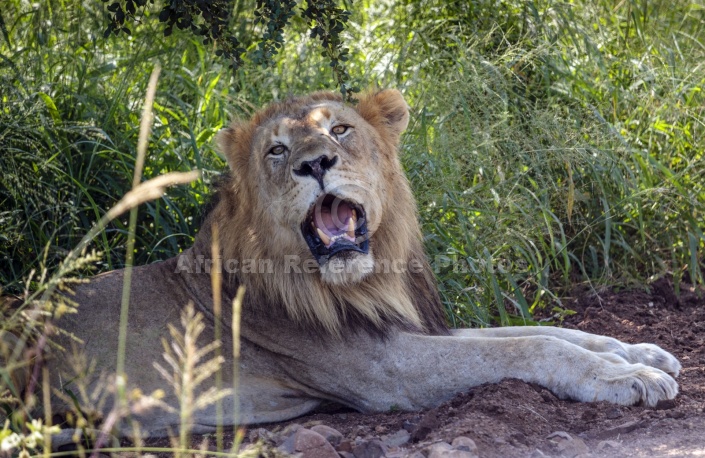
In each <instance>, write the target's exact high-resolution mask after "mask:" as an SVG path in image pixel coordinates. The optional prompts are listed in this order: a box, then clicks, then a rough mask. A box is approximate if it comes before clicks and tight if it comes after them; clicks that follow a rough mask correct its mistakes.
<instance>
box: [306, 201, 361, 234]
mask: <svg viewBox="0 0 705 458" xmlns="http://www.w3.org/2000/svg"><path fill="white" fill-rule="evenodd" d="M337 203H338V205H337V208H334V207H336V205H332V206H331V207H328V206H325V205H323V206H321V209H320V211H317V212H316V215H315V218H316V227H318V228H320V229H322V230H323V231H325V232H326V233H327V234H328V235H331V236H336V235H340V234H342V233H344V232H346V231H347V230H348V220H349V219H350V218H352V212H353V209H352V207H351V206H350V204H348V203H347V202H345V201H338V202H337ZM333 210H337V212H336V213H337V214H336V213H334V212H333Z"/></svg>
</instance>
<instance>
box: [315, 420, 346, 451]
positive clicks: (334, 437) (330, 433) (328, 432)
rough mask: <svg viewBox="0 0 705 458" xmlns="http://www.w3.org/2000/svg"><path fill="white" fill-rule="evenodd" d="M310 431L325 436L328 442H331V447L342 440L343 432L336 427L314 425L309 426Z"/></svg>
mask: <svg viewBox="0 0 705 458" xmlns="http://www.w3.org/2000/svg"><path fill="white" fill-rule="evenodd" d="M311 431H315V432H317V433H318V434H320V435H321V436H323V437H325V438H326V440H327V441H328V442H330V443H331V445H332V446H333V447H337V446H338V445H340V443H341V442H342V440H343V434H342V433H341V432H340V431H338V430H337V429H333V428H331V427H330V426H326V425H316V426H314V427H313V428H311Z"/></svg>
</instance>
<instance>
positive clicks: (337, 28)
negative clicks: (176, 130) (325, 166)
mask: <svg viewBox="0 0 705 458" xmlns="http://www.w3.org/2000/svg"><path fill="white" fill-rule="evenodd" d="M103 1H104V2H109V1H112V0H103ZM148 3H150V4H154V0H149V2H148V1H147V0H116V1H112V3H110V5H108V6H107V10H108V11H109V12H110V14H109V15H110V22H109V24H108V26H107V28H106V29H105V32H104V36H105V37H106V38H107V37H108V36H110V34H115V35H119V34H120V33H124V34H127V35H130V34H132V31H131V29H130V26H129V22H141V21H142V20H144V19H148V18H149V16H150V14H149V11H148ZM244 3H245V5H241V2H240V1H239V0H216V1H203V0H168V1H167V2H165V3H164V5H163V6H162V7H161V10H160V11H159V14H158V17H159V21H160V22H163V23H165V24H166V25H165V27H164V36H166V37H168V36H170V35H171V34H172V33H173V31H174V26H176V27H177V28H178V29H180V30H190V31H191V32H192V33H193V34H194V35H197V36H200V37H202V40H203V41H202V43H203V44H204V45H210V44H215V46H216V47H217V49H216V51H215V54H216V55H217V56H222V57H223V58H225V59H227V60H229V61H230V64H229V65H230V67H231V68H233V69H237V68H239V67H240V66H241V65H242V63H243V59H242V57H243V55H244V54H245V53H246V52H247V49H248V48H252V47H253V46H254V47H255V49H254V50H253V51H252V53H251V55H250V58H251V60H252V61H253V62H254V63H256V64H260V65H262V66H264V67H268V66H269V65H271V64H272V60H273V58H274V57H275V56H276V54H277V52H278V51H279V50H280V49H282V47H283V45H284V40H285V30H286V28H287V27H291V20H292V18H294V17H295V16H296V15H297V12H296V6H297V2H296V1H295V0H256V2H255V4H254V5H250V4H249V2H244ZM140 9H141V11H139V12H138V10H140ZM246 10H252V11H254V14H252V15H250V14H248V13H247V12H246ZM233 11H234V14H232V15H231V12H233ZM298 17H299V18H300V19H301V20H302V21H303V22H305V23H306V24H308V26H309V27H310V33H311V38H318V39H319V40H320V41H321V45H322V46H323V52H322V55H323V57H326V58H327V59H328V60H329V62H330V67H331V69H332V70H333V74H334V76H335V80H336V82H337V84H338V86H339V87H340V90H341V92H342V94H343V96H344V97H346V98H347V97H348V96H349V94H350V93H351V92H357V91H359V89H357V88H356V87H352V86H351V80H350V75H349V73H348V71H347V69H346V67H345V62H346V61H347V60H348V58H349V56H348V53H349V50H348V48H346V47H345V46H344V45H343V39H342V36H341V35H342V33H343V31H344V29H345V25H346V24H347V22H348V19H349V18H350V11H347V10H345V9H343V8H341V7H339V6H338V2H337V1H336V0H307V1H306V3H305V7H302V8H301V9H300V11H299V14H298ZM234 25H236V27H233V26H234ZM252 29H254V30H255V31H256V33H257V34H259V38H258V39H256V38H253V37H252V35H253V34H252Z"/></svg>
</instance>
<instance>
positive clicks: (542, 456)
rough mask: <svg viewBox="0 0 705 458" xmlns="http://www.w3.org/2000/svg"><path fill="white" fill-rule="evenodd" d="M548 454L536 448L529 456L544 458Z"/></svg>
mask: <svg viewBox="0 0 705 458" xmlns="http://www.w3.org/2000/svg"><path fill="white" fill-rule="evenodd" d="M545 456H546V454H545V453H543V452H542V451H541V450H539V449H535V450H534V451H533V452H531V455H529V458H544V457H545Z"/></svg>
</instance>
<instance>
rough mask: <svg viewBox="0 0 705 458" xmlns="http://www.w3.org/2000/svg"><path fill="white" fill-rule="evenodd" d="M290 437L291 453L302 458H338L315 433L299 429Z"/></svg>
mask: <svg viewBox="0 0 705 458" xmlns="http://www.w3.org/2000/svg"><path fill="white" fill-rule="evenodd" d="M292 437H293V449H294V450H293V452H299V453H301V454H302V455H303V457H304V458H338V452H336V451H335V449H334V448H333V446H332V445H331V444H330V443H329V442H328V441H327V440H326V438H325V437H323V436H321V435H320V434H318V433H317V432H315V431H311V430H310V429H306V428H301V429H299V430H298V431H296V434H294V435H293V436H292ZM287 442H289V441H288V440H287V441H285V443H287Z"/></svg>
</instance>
